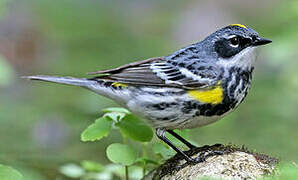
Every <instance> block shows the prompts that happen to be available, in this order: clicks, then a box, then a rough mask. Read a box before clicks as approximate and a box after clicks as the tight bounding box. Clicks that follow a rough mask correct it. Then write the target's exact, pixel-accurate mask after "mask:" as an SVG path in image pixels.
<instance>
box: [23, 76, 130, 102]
mask: <svg viewBox="0 0 298 180" xmlns="http://www.w3.org/2000/svg"><path fill="white" fill-rule="evenodd" d="M22 78H25V79H30V80H38V81H46V82H54V83H59V84H67V85H74V86H81V87H84V88H87V89H89V90H91V91H93V92H95V93H97V94H100V95H102V96H105V97H108V98H110V99H113V100H115V101H116V102H118V103H121V104H123V102H126V101H127V100H128V99H129V98H130V95H129V93H127V92H124V91H122V90H121V88H119V87H117V86H111V85H112V84H113V82H107V81H104V80H92V79H86V78H74V77H56V76H44V75H38V76H23V77H22Z"/></svg>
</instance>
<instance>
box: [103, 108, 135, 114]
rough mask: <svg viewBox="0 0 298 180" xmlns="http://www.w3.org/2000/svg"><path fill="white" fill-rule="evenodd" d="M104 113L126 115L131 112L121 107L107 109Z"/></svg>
mask: <svg viewBox="0 0 298 180" xmlns="http://www.w3.org/2000/svg"><path fill="white" fill-rule="evenodd" d="M102 111H103V112H106V113H108V112H120V113H125V114H130V112H129V111H128V110H127V109H125V108H121V107H110V108H106V109H103V110H102Z"/></svg>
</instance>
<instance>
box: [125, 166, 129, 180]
mask: <svg viewBox="0 0 298 180" xmlns="http://www.w3.org/2000/svg"><path fill="white" fill-rule="evenodd" d="M125 180H129V176H128V166H125Z"/></svg>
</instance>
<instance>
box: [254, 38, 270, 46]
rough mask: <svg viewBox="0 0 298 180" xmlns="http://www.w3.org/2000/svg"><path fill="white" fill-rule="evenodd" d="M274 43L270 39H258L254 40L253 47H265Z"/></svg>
mask: <svg viewBox="0 0 298 180" xmlns="http://www.w3.org/2000/svg"><path fill="white" fill-rule="evenodd" d="M271 42H272V41H271V40H269V39H265V38H261V37H257V38H255V39H254V41H253V42H252V45H253V46H261V45H265V44H268V43H271Z"/></svg>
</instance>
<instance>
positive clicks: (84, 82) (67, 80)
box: [22, 75, 94, 87]
mask: <svg viewBox="0 0 298 180" xmlns="http://www.w3.org/2000/svg"><path fill="white" fill-rule="evenodd" d="M22 78H25V79H30V80H38V81H47V82H54V83H59V84H67V85H74V86H82V87H88V86H90V85H92V84H93V83H94V81H93V80H89V79H85V78H74V77H57V76H44V75H37V76H23V77H22Z"/></svg>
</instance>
